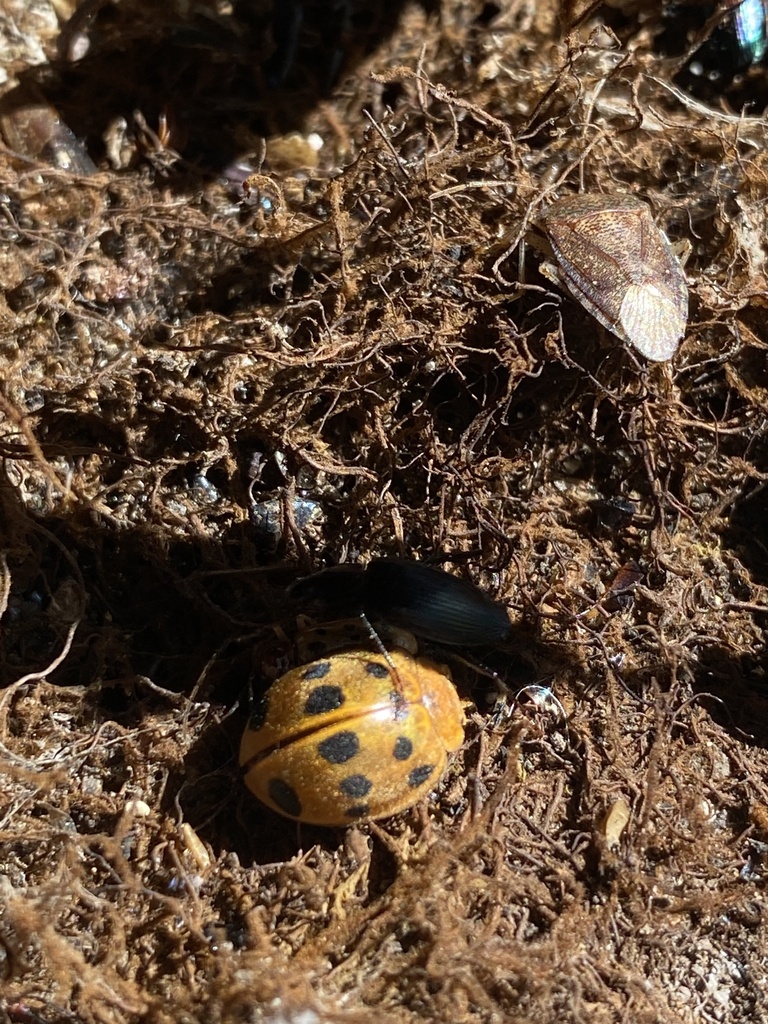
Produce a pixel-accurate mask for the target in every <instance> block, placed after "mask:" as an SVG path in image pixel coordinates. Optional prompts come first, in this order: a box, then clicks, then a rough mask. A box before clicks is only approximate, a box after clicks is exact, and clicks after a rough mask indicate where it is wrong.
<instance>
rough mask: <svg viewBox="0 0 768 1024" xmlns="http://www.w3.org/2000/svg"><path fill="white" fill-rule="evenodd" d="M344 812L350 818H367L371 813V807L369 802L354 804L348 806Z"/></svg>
mask: <svg viewBox="0 0 768 1024" xmlns="http://www.w3.org/2000/svg"><path fill="white" fill-rule="evenodd" d="M344 813H345V814H346V816H347V817H348V818H365V817H367V816H368V815H369V814H370V813H371V808H370V807H369V806H368V804H354V805H353V806H352V807H347V809H346V810H345V811H344Z"/></svg>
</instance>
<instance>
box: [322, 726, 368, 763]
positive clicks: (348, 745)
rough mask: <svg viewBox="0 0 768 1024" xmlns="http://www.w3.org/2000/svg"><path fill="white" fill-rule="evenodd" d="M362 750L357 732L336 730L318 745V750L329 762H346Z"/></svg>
mask: <svg viewBox="0 0 768 1024" xmlns="http://www.w3.org/2000/svg"><path fill="white" fill-rule="evenodd" d="M359 750H360V740H359V739H358V738H357V733H356V732H336V733H334V734H333V736H329V737H328V739H327V740H322V741H321V742H320V743H318V745H317V752H318V754H319V755H320V757H322V758H323V760H324V761H328V763H329V764H344V763H345V762H346V761H350V760H351V759H352V758H353V757H354V756H355V754H357V753H358V751H359Z"/></svg>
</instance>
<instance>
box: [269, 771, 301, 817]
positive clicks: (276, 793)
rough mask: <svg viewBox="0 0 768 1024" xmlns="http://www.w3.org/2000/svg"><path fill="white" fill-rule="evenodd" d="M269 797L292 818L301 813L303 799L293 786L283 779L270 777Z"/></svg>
mask: <svg viewBox="0 0 768 1024" xmlns="http://www.w3.org/2000/svg"><path fill="white" fill-rule="evenodd" d="M267 792H268V793H269V799H270V800H271V801H272V803H273V804H274V805H275V806H276V807H279V808H280V810H281V811H282V812H283V813H284V814H287V815H288V816H289V817H291V818H298V817H299V816H300V815H301V800H299V797H298V794H297V792H296V790H295V789H294V788H293V786H289V785H288V783H287V782H285V781H284V780H283V779H270V780H269V785H268V787H267Z"/></svg>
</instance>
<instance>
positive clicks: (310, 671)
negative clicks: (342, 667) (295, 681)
mask: <svg viewBox="0 0 768 1024" xmlns="http://www.w3.org/2000/svg"><path fill="white" fill-rule="evenodd" d="M330 671H331V663H330V661H316V662H315V664H314V665H308V666H307V668H306V669H305V670H304V671H303V672H302V673H301V678H302V679H322V678H323V676H327V675H328V673H329V672H330Z"/></svg>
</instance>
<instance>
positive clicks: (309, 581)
mask: <svg viewBox="0 0 768 1024" xmlns="http://www.w3.org/2000/svg"><path fill="white" fill-rule="evenodd" d="M289 593H290V596H291V598H293V599H294V600H296V601H298V602H300V603H301V604H303V605H309V604H311V605H320V606H322V607H323V608H324V609H325V610H326V611H328V612H330V613H331V614H333V615H334V616H337V617H339V618H344V617H347V616H351V615H360V614H364V615H365V616H366V618H368V619H370V620H374V621H376V620H379V621H383V622H385V623H387V624H389V625H390V626H395V627H396V628H398V629H405V630H408V631H409V632H410V633H413V634H414V636H416V637H420V638H421V639H424V640H429V641H431V642H433V643H438V644H446V645H450V646H462V647H476V646H480V645H488V646H491V645H496V644H500V643H504V642H505V641H506V640H509V638H510V634H511V631H512V624H511V623H510V621H509V616H508V615H507V610H506V608H505V607H504V606H503V605H501V604H499V603H497V602H496V601H493V600H492V599H491V598H490V597H488V595H487V594H485V593H483V591H482V590H479V589H478V588H477V587H476V586H474V584H472V583H468V582H466V580H462V579H459V578H458V577H457V576H451V574H450V573H447V572H444V571H443V570H442V569H434V568H432V567H431V566H428V565H424V564H423V563H421V562H411V561H407V560H405V559H400V558H375V559H373V561H371V562H370V563H369V564H368V565H367V566H365V567H361V566H354V565H352V566H348V565H340V566H335V567H334V568H332V569H323V570H321V571H320V572H317V573H315V574H314V575H312V576H306V577H305V578H304V579H301V580H297V582H296V583H294V584H293V586H292V587H291V588H290V592H289Z"/></svg>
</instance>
